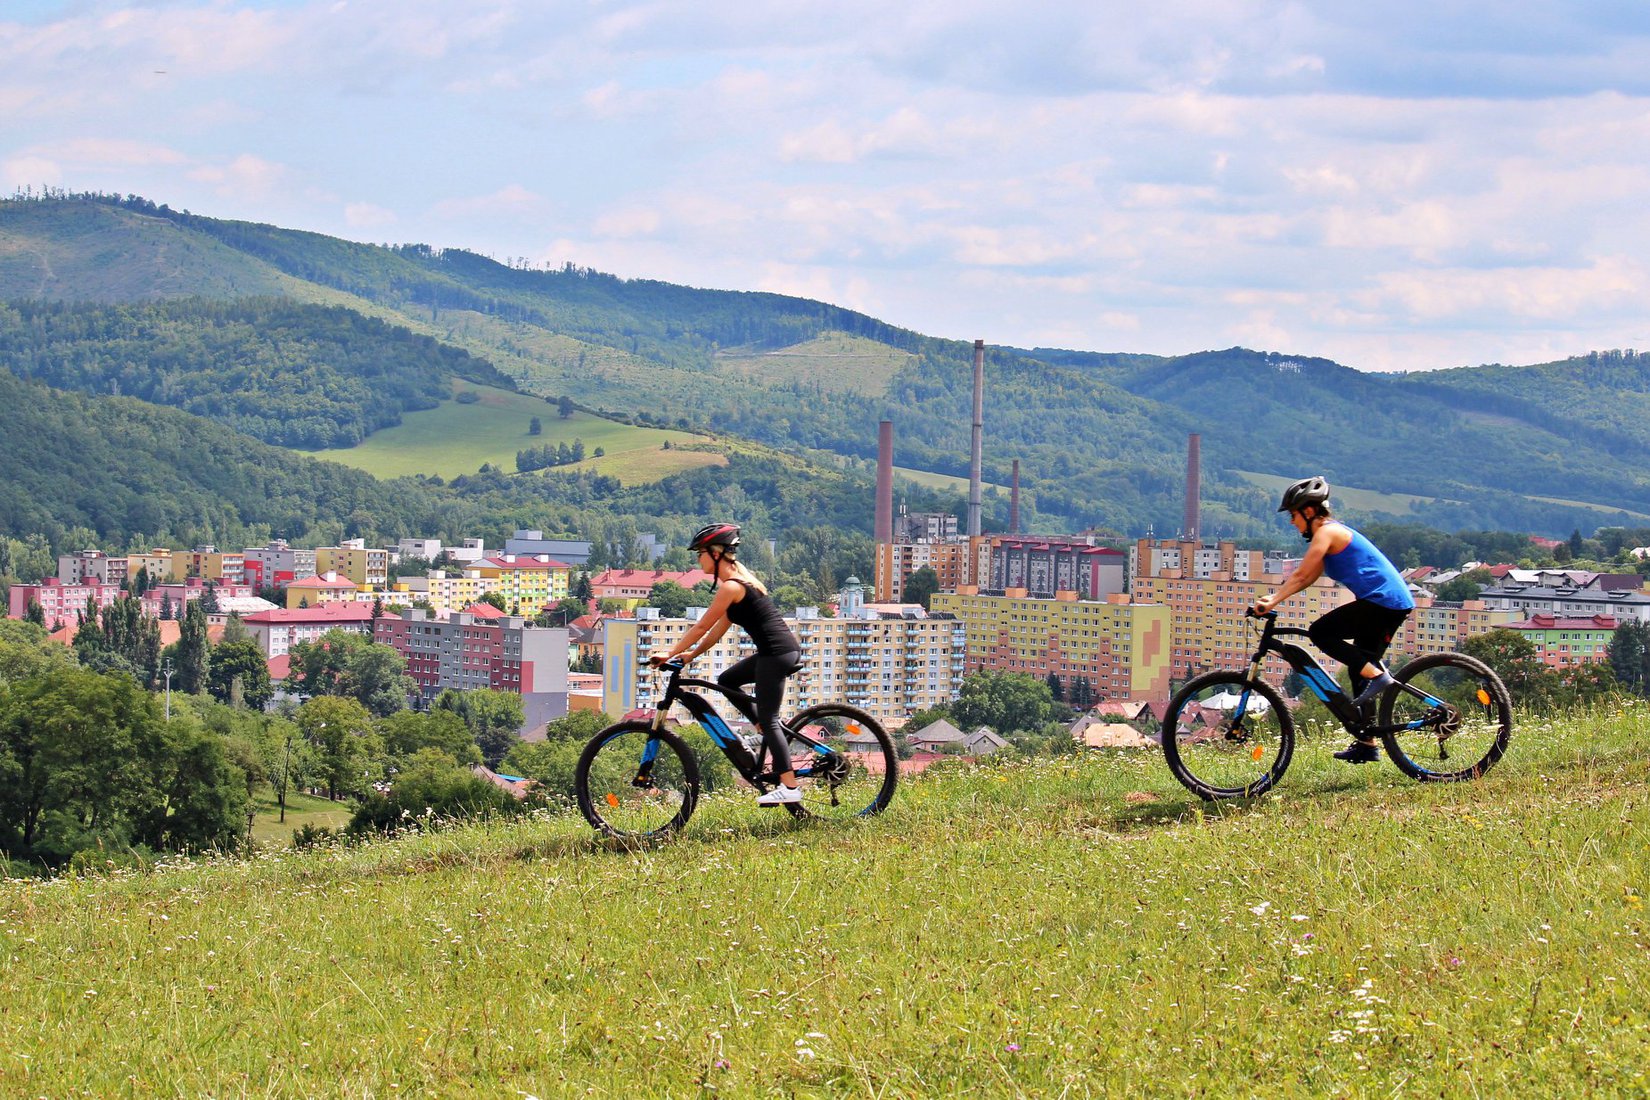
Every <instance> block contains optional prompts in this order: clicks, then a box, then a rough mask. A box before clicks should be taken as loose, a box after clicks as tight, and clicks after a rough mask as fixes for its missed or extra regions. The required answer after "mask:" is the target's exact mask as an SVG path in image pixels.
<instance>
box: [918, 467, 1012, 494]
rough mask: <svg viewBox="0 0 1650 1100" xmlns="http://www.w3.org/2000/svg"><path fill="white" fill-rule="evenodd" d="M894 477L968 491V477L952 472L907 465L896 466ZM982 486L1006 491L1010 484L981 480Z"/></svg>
mask: <svg viewBox="0 0 1650 1100" xmlns="http://www.w3.org/2000/svg"><path fill="white" fill-rule="evenodd" d="M894 479H895V480H896V481H910V482H914V483H916V484H918V485H923V486H926V487H928V488H930V489H950V490H952V491H954V492H958V493H963V494H965V495H966V494H967V492H968V479H967V478H966V477H956V476H953V475H952V474H935V473H930V472H929V471H927V470H912V469H909V468H908V467H905V466H895V467H894ZM980 487H981V488H982V489H1001V490H1003V491H1004V492H1007V491H1008V486H1006V485H998V484H997V483H996V482H994V481H982V482H980Z"/></svg>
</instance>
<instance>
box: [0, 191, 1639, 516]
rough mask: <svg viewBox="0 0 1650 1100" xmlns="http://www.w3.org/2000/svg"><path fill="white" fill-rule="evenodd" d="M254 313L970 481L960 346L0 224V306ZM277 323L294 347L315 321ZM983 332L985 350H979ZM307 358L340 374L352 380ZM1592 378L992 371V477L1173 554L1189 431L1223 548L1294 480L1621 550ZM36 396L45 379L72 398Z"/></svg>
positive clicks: (121, 213)
mask: <svg viewBox="0 0 1650 1100" xmlns="http://www.w3.org/2000/svg"><path fill="white" fill-rule="evenodd" d="M270 295H280V296H284V297H287V298H291V299H294V300H296V301H299V302H304V303H310V304H316V305H329V306H334V307H341V308H345V309H348V310H352V311H354V312H356V313H359V314H362V315H365V316H370V317H376V318H379V319H381V320H383V321H385V322H388V324H389V325H390V326H391V327H392V328H405V329H407V330H408V331H409V332H411V333H415V334H417V335H419V336H425V337H432V338H434V339H436V340H438V341H440V342H441V344H442V345H444V350H443V351H442V352H439V353H431V354H432V355H434V356H435V358H434V359H432V360H431V362H432V363H433V362H439V363H440V364H442V366H441V367H440V368H439V369H448V370H453V371H455V372H459V373H462V372H461V370H460V368H459V367H458V366H457V365H455V363H456V361H455V360H451V359H447V358H443V356H445V355H446V354H447V352H449V351H451V350H452V349H458V350H460V351H462V352H466V353H468V355H469V357H470V359H469V364H470V366H472V367H474V369H476V370H484V369H496V370H498V371H501V372H502V373H503V374H505V375H507V376H508V377H509V378H511V379H512V380H513V381H514V383H515V385H516V386H518V387H519V388H521V389H522V390H524V391H526V392H529V393H535V394H539V395H552V394H553V395H566V396H570V397H572V398H573V399H574V400H575V401H577V402H578V403H580V404H581V405H584V406H586V407H590V408H595V409H608V410H612V411H614V412H617V413H621V414H624V415H627V416H635V417H637V418H639V419H642V420H645V421H650V422H654V423H661V422H662V423H668V424H670V425H672V426H681V427H694V428H709V429H715V430H718V431H722V432H725V433H732V434H734V435H738V436H743V437H746V438H749V439H752V440H756V441H760V442H763V443H767V444H770V445H773V446H778V447H808V448H821V449H825V450H829V451H833V452H835V453H837V454H841V455H848V456H854V457H857V458H865V457H868V456H870V455H871V454H872V453H873V451H874V447H875V437H876V423H877V421H878V420H880V419H882V418H883V417H885V416H887V417H890V418H892V419H893V420H894V421H895V424H896V449H897V454H898V461H899V462H900V464H901V465H905V466H911V467H916V468H918V469H924V470H931V471H936V472H941V473H951V474H961V473H963V472H964V470H965V469H966V462H967V458H966V456H967V453H968V436H969V421H970V419H971V417H970V411H969V385H970V370H969V360H970V358H971V350H972V349H971V345H970V343H969V342H968V341H962V340H943V339H937V338H932V337H927V336H922V335H920V334H917V333H914V332H911V331H909V330H906V329H901V328H898V327H896V326H894V325H890V324H888V323H886V322H883V321H879V320H877V319H875V318H872V317H868V316H866V315H864V314H860V313H855V312H853V311H850V310H845V309H841V308H839V307H835V306H831V305H828V304H825V303H820V302H813V301H807V300H804V299H800V298H791V297H786V296H783V295H775V294H757V293H742V292H730V291H711V290H699V289H692V288H688V287H681V286H673V285H670V284H666V283H660V282H654V281H649V280H630V279H620V278H616V277H613V276H609V275H603V274H600V273H596V272H591V271H588V270H583V269H578V268H572V267H565V268H560V269H555V270H544V269H533V268H529V267H526V266H523V265H519V264H504V263H498V262H495V261H493V260H491V259H488V258H486V257H483V256H479V255H476V254H475V253H473V252H468V251H465V250H462V249H454V248H448V249H439V248H434V247H430V246H428V245H422V244H411V245H401V246H396V247H387V246H376V245H366V244H357V243H352V242H347V241H342V240H337V239H335V238H330V237H325V236H322V235H319V234H314V233H305V232H298V231H293V230H286V229H281V228H278V227H274V226H268V225H256V224H251V223H245V222H230V221H221V220H217V219H212V218H207V217H201V216H198V215H193V214H187V213H183V212H179V211H173V210H169V209H167V208H166V207H164V206H157V205H155V204H154V203H151V202H148V201H146V200H142V199H136V198H114V197H98V196H91V197H60V196H54V197H52V198H50V199H47V200H26V201H15V200H14V201H9V202H0V301H8V300H9V301H12V302H14V303H21V302H39V301H43V300H44V301H49V300H75V301H81V302H96V303H107V304H115V303H118V304H120V306H119V308H121V309H123V310H124V309H128V308H131V307H130V306H129V305H127V303H133V302H142V301H152V300H156V299H161V300H169V299H176V298H210V299H220V300H226V299H248V298H252V299H257V301H255V302H252V303H246V308H250V309H255V310H257V309H270V310H273V309H275V308H276V307H274V306H273V305H271V304H269V303H268V298H269V296H270ZM168 308H171V307H168ZM180 308H200V307H198V306H196V307H180ZM14 312H15V313H17V314H21V313H22V312H23V310H22V307H21V306H15V307H14ZM151 316H159V315H158V314H156V315H151ZM291 316H292V317H293V318H294V319H295V320H296V322H297V323H298V324H300V325H301V324H303V323H305V321H306V319H307V318H313V319H314V320H316V322H317V323H318V324H319V323H320V322H321V318H322V317H323V316H324V315H323V313H321V312H319V311H318V312H316V313H314V314H296V313H295V314H292V315H291ZM329 323H331V322H329ZM321 327H323V328H324V327H326V326H325V325H324V324H323V325H321ZM983 328H984V329H985V331H982V333H981V335H984V336H986V337H988V338H989V335H990V333H989V322H986V323H985V324H984V325H983ZM396 339H401V340H405V339H406V338H405V337H400V336H398V337H396ZM299 342H300V343H301V341H299ZM281 343H282V345H283V346H284V344H285V342H284V341H282V342H281ZM324 343H325V341H318V342H314V343H312V344H311V347H312V348H319V347H321V346H322V345H323V344H324ZM406 346H409V347H410V346H411V345H406ZM81 350H82V351H84V352H85V353H86V354H87V355H89V356H90V355H92V353H91V352H90V349H89V347H82V349H81ZM322 358H327V359H328V362H329V369H336V370H339V371H341V372H343V373H345V374H348V373H352V372H356V371H357V370H358V368H359V366H360V365H359V364H357V365H350V364H348V363H345V362H343V361H342V360H341V359H340V358H339V357H336V356H323V357H322ZM1607 366H1608V368H1609V369H1608V370H1602V369H1601V368H1600V366H1599V364H1597V363H1592V362H1589V361H1588V360H1579V361H1575V362H1572V363H1563V364H1551V365H1548V366H1546V367H1541V368H1464V369H1461V370H1458V371H1446V372H1441V373H1439V374H1425V375H1420V374H1417V375H1409V376H1404V377H1389V376H1379V375H1371V374H1363V373H1360V372H1357V371H1354V370H1351V369H1349V368H1346V367H1343V366H1340V365H1338V364H1334V363H1329V362H1327V361H1323V360H1312V359H1304V358H1299V357H1290V356H1285V355H1279V354H1276V353H1265V352H1251V351H1245V350H1243V349H1231V350H1229V351H1224V352H1207V353H1201V354H1198V355H1190V356H1182V357H1174V358H1163V357H1156V356H1145V355H1129V354H1103V353H1090V352H1082V351H1056V350H1050V349H1037V350H1034V351H1021V350H1018V349H1013V348H992V349H991V351H990V353H989V355H988V360H987V375H988V380H987V395H986V423H987V430H986V446H985V466H986V476H987V478H988V480H991V481H994V482H998V483H1004V482H1006V481H1007V479H1008V470H1009V466H1010V463H1011V462H1012V461H1013V460H1014V459H1019V460H1020V463H1021V475H1022V482H1023V485H1024V486H1025V495H1026V501H1025V511H1026V513H1027V514H1028V516H1029V517H1030V518H1029V520H1028V522H1030V523H1034V524H1036V525H1038V526H1040V527H1041V528H1042V529H1045V530H1048V529H1059V528H1067V529H1073V528H1079V527H1085V526H1090V525H1097V526H1103V527H1109V528H1112V529H1115V530H1118V531H1120V532H1127V533H1131V534H1132V533H1141V532H1144V531H1145V530H1146V529H1147V528H1148V527H1150V528H1154V529H1155V530H1157V531H1159V532H1170V531H1173V530H1175V529H1176V528H1177V527H1178V525H1179V522H1180V516H1181V507H1182V502H1181V492H1182V489H1181V486H1182V485H1183V484H1184V481H1183V478H1184V455H1185V441H1186V434H1187V433H1188V432H1192V431H1196V432H1200V433H1202V435H1203V439H1204V444H1203V460H1204V470H1203V494H1204V504H1205V508H1204V514H1205V524H1204V526H1205V530H1206V531H1207V532H1211V533H1221V534H1253V533H1260V532H1272V533H1275V526H1276V525H1275V517H1274V516H1273V515H1272V508H1273V506H1274V500H1275V483H1276V482H1277V480H1278V479H1280V478H1286V477H1292V476H1299V475H1300V474H1301V473H1303V472H1323V473H1326V474H1327V475H1328V476H1330V477H1331V478H1332V479H1333V480H1334V481H1335V482H1336V483H1337V484H1339V485H1344V486H1348V487H1355V488H1359V489H1363V490H1365V492H1363V493H1361V494H1349V495H1348V497H1347V502H1348V504H1349V506H1350V508H1351V510H1352V513H1353V514H1354V515H1358V516H1370V515H1377V516H1385V517H1388V518H1392V519H1399V520H1407V521H1420V522H1428V523H1434V524H1437V525H1440V526H1449V527H1480V528H1482V527H1520V528H1524V529H1527V530H1531V531H1536V532H1542V533H1549V534H1567V533H1568V532H1569V531H1570V530H1571V529H1572V528H1573V527H1581V528H1582V529H1584V530H1590V529H1592V528H1593V527H1595V526H1598V525H1600V524H1605V523H1613V522H1614V523H1620V522H1637V521H1638V519H1639V514H1650V482H1647V480H1646V478H1645V476H1644V474H1643V472H1642V471H1645V470H1646V469H1647V468H1650V463H1647V462H1646V459H1647V458H1650V453H1647V447H1650V438H1647V437H1650V429H1645V428H1644V423H1645V420H1644V417H1643V416H1642V412H1641V410H1643V409H1644V407H1645V406H1646V405H1647V404H1650V397H1647V394H1650V383H1647V376H1650V370H1647V369H1646V363H1645V361H1644V359H1643V358H1642V357H1634V358H1632V359H1625V358H1624V359H1622V360H1620V361H1619V362H1612V363H1609V364H1607ZM464 369H470V367H465V368H464ZM51 370H52V371H57V372H58V373H57V374H55V375H49V374H46V373H42V375H41V376H42V377H46V376H53V377H59V378H61V377H62V375H61V371H60V370H59V368H58V367H56V366H53V367H52V368H51ZM94 373H95V372H94ZM414 373H415V374H417V373H418V372H416V371H415V372H414ZM316 377H317V378H319V377H320V375H316ZM384 380H385V379H383V378H382V377H381V378H380V380H379V381H380V382H382V381H384ZM152 381H153V382H154V385H155V388H156V392H157V393H159V392H165V393H171V394H173V396H174V397H175V396H176V394H177V392H178V391H177V388H176V387H177V386H180V385H182V386H184V388H185V389H187V386H186V385H185V384H184V383H182V381H181V379H180V378H179V377H178V376H176V375H174V376H173V377H172V378H171V379H170V380H163V379H161V378H158V377H157V378H154V379H152ZM163 381H166V382H167V384H166V385H162V382H163ZM65 384H68V383H65ZM378 384H379V383H378V382H374V383H369V387H376V385H378ZM401 385H402V388H403V394H402V396H401V397H399V398H396V399H395V400H396V401H399V402H401V407H402V408H405V409H411V408H416V407H417V405H416V404H415V402H417V401H419V400H423V399H424V397H426V396H428V394H429V393H430V392H431V391H429V390H428V389H427V388H425V387H426V381H425V380H422V379H421V378H407V379H404V380H401ZM122 386H123V388H122V392H123V393H124V392H131V391H128V390H127V389H125V388H124V386H125V383H122ZM278 388H279V387H278V386H276V387H270V388H267V389H265V390H264V391H262V393H263V394H265V395H272V394H273V392H274V390H275V389H278ZM323 388H325V387H323ZM99 392H107V390H106V389H105V390H101V391H99ZM253 392H254V393H258V392H259V391H258V390H257V389H256V386H255V385H254V387H253ZM192 399H199V400H201V401H202V402H204V403H205V404H204V405H203V406H202V407H209V408H210V409H211V410H212V411H213V413H214V415H220V416H223V417H224V419H226V420H227V421H228V422H229V423H232V424H239V425H240V426H242V427H244V428H247V429H248V430H251V431H255V432H258V433H259V434H260V435H261V436H262V437H263V438H266V439H283V440H292V441H298V442H300V443H301V442H302V441H303V440H305V439H311V438H314V436H313V434H312V433H311V432H309V431H307V430H306V429H302V428H299V427H297V426H294V425H293V424H292V423H291V421H292V420H293V419H294V417H292V416H282V417H277V418H276V419H277V420H279V421H280V424H279V426H276V425H274V424H268V423H266V424H264V425H262V426H260V425H258V423H257V422H256V419H255V417H256V415H257V414H256V413H254V412H253V411H252V409H253V407H254V406H258V405H265V406H266V407H267V406H268V404H269V403H268V402H265V401H263V400H262V398H261V397H260V398H258V399H249V400H246V401H245V402H243V403H242V404H241V407H234V406H235V403H236V399H234V398H227V399H225V400H224V401H220V402H217V403H215V404H214V403H212V402H209V401H207V399H206V398H205V397H204V395H199V394H196V395H192ZM179 403H180V404H183V403H184V402H183V401H180V402H179ZM225 405H227V406H229V407H227V408H225V407H224V406H225ZM393 415H395V412H394V410H393V409H387V408H384V409H366V408H363V409H362V410H361V412H360V414H359V415H358V416H356V417H354V418H353V419H352V418H348V417H337V418H334V424H333V427H334V430H337V431H340V432H343V433H346V434H348V433H352V432H355V431H357V430H360V431H366V430H370V429H371V427H372V426H373V425H374V424H376V423H383V422H386V419H387V418H388V417H391V416H393ZM237 417H242V418H245V419H244V420H237V419H236V418H237ZM312 427H313V426H312ZM281 433H285V434H281ZM855 518H856V519H857V518H859V517H855Z"/></svg>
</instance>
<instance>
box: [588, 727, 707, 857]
mask: <svg viewBox="0 0 1650 1100" xmlns="http://www.w3.org/2000/svg"><path fill="white" fill-rule="evenodd" d="M573 791H574V794H575V795H577V797H578V801H579V810H580V811H581V812H582V813H583V814H584V819H585V820H586V821H588V822H590V824H591V825H593V826H595V827H596V828H597V829H599V830H601V831H602V832H603V833H606V834H607V835H608V836H612V837H618V838H620V839H624V840H648V839H656V838H660V837H665V836H668V835H669V834H670V833H672V832H674V831H675V830H677V829H680V828H681V827H682V826H683V825H685V824H687V819H688V818H689V817H691V816H693V808H694V806H695V805H697V804H698V801H699V762H698V761H697V760H696V759H695V758H694V755H693V750H691V749H689V748H688V747H687V743H686V742H684V741H683V740H682V739H681V738H680V737H678V736H676V735H675V734H674V733H672V732H670V731H669V730H655V729H654V728H653V726H652V725H651V724H649V723H647V722H621V723H619V724H618V725H616V726H609V727H608V728H607V729H605V730H602V732H600V733H598V734H597V735H596V736H594V737H592V738H591V739H590V743H589V744H587V745H585V747H584V752H583V753H582V754H581V755H580V756H579V764H578V768H577V769H576V770H575V771H574V773H573Z"/></svg>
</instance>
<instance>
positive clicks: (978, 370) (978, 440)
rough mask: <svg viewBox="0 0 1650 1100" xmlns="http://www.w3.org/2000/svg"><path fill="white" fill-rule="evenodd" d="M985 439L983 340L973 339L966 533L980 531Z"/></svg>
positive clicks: (972, 534)
mask: <svg viewBox="0 0 1650 1100" xmlns="http://www.w3.org/2000/svg"><path fill="white" fill-rule="evenodd" d="M984 440H985V341H984V340H976V341H974V443H973V449H972V451H971V454H970V458H969V463H968V534H969V536H970V537H974V536H978V535H979V533H980V448H981V445H982V443H983V442H984Z"/></svg>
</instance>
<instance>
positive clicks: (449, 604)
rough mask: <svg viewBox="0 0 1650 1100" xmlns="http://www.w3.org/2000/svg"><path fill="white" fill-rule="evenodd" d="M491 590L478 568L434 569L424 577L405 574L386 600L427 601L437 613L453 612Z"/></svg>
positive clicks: (391, 601)
mask: <svg viewBox="0 0 1650 1100" xmlns="http://www.w3.org/2000/svg"><path fill="white" fill-rule="evenodd" d="M486 591H487V585H486V581H484V580H483V579H482V576H481V574H480V573H479V572H478V571H476V570H474V569H465V570H461V571H452V570H447V569H432V570H430V571H429V572H428V573H426V574H425V575H424V576H422V577H402V578H401V579H400V580H399V581H397V582H396V583H395V585H394V587H393V590H392V593H391V594H387V595H386V596H385V597H384V602H385V603H410V602H412V601H413V600H423V601H424V602H425V603H427V604H429V605H430V607H431V608H432V609H433V610H434V612H435V614H437V615H442V616H446V615H451V614H452V613H453V612H455V611H463V610H464V609H465V608H467V607H469V606H470V605H471V604H473V603H475V602H476V601H477V600H479V599H481V597H482V595H483V594H485V593H486Z"/></svg>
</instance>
